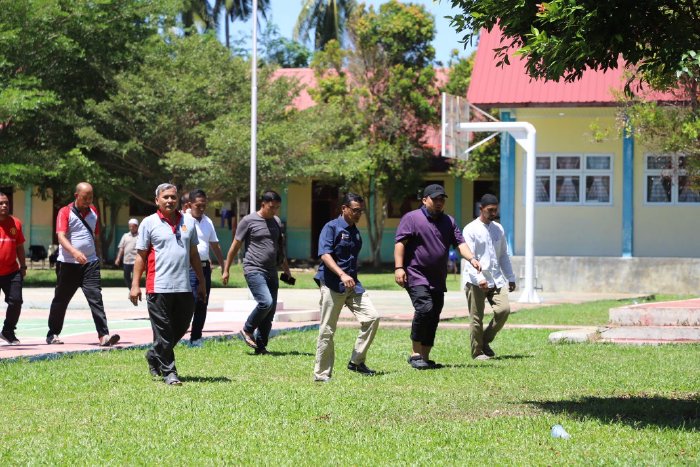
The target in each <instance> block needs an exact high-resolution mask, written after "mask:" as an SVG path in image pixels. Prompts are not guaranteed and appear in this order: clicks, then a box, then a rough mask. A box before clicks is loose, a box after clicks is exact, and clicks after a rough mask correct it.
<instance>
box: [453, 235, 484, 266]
mask: <svg viewBox="0 0 700 467" xmlns="http://www.w3.org/2000/svg"><path fill="white" fill-rule="evenodd" d="M457 248H458V249H459V254H460V255H462V258H464V259H466V260H467V261H468V262H469V264H471V265H472V267H473V268H474V269H476V270H477V271H481V264H479V261H478V260H477V259H476V257H475V256H474V253H472V250H471V248H469V245H467V243H466V242H464V243H460V244H459V246H458V247H457Z"/></svg>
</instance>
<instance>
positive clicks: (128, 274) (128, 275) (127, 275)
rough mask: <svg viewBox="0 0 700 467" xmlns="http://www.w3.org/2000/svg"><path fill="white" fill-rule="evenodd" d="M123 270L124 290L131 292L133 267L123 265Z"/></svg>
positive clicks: (131, 265)
mask: <svg viewBox="0 0 700 467" xmlns="http://www.w3.org/2000/svg"><path fill="white" fill-rule="evenodd" d="M122 267H123V268H124V284H126V288H127V289H129V290H131V281H132V279H133V278H134V265H133V264H123V265H122Z"/></svg>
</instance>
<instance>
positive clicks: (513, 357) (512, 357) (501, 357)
mask: <svg viewBox="0 0 700 467" xmlns="http://www.w3.org/2000/svg"><path fill="white" fill-rule="evenodd" d="M524 358H533V357H532V355H527V354H515V355H496V356H495V357H493V359H494V360H522V359H524Z"/></svg>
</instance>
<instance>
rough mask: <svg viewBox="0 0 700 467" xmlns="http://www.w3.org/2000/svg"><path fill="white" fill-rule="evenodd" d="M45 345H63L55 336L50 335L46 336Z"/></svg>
mask: <svg viewBox="0 0 700 467" xmlns="http://www.w3.org/2000/svg"><path fill="white" fill-rule="evenodd" d="M46 343H47V344H49V345H52V344H54V345H56V344H63V341H62V340H61V339H59V338H58V336H57V335H56V334H51V335H50V336H46Z"/></svg>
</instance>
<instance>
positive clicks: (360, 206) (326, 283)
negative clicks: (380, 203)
mask: <svg viewBox="0 0 700 467" xmlns="http://www.w3.org/2000/svg"><path fill="white" fill-rule="evenodd" d="M364 210H365V205H364V200H363V199H362V197H361V196H359V195H356V194H354V193H347V194H346V195H345V197H344V198H343V204H342V206H341V215H340V216H338V218H336V219H333V220H332V221H330V222H328V223H327V224H326V225H325V226H323V230H321V235H320V237H319V241H318V255H319V256H320V257H321V265H320V266H319V268H318V273H317V274H316V276H315V278H314V279H315V280H316V282H317V283H318V284H319V285H320V286H321V324H320V326H319V333H318V344H317V347H316V363H315V365H314V381H319V382H326V381H328V380H329V379H330V378H331V374H332V373H333V362H334V360H335V348H334V344H333V335H334V334H335V329H336V326H337V324H338V316H340V310H341V309H342V308H343V305H346V306H347V307H348V308H349V309H350V311H351V312H352V313H353V314H354V315H355V317H356V318H357V320H358V321H359V322H360V333H359V335H358V336H357V340H356V341H355V349H354V350H353V352H352V356H351V357H350V362H349V363H348V370H350V371H355V372H357V373H360V374H362V375H366V376H373V375H374V374H375V372H374V371H373V370H370V369H369V368H367V365H365V359H366V357H367V350H368V349H369V346H370V344H371V343H372V340H373V339H374V335H375V334H376V333H377V328H378V327H379V314H378V313H377V310H376V309H375V308H374V305H372V301H371V300H370V299H369V296H368V295H367V293H366V292H365V289H364V288H363V287H362V284H361V283H360V281H359V280H358V279H357V257H358V255H359V254H360V250H361V249H362V237H361V236H360V231H359V230H358V229H357V226H356V224H357V222H358V221H359V220H360V217H361V216H362V212H363V211H364Z"/></svg>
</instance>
